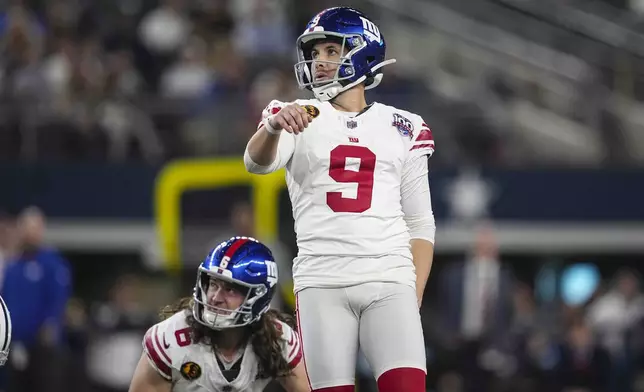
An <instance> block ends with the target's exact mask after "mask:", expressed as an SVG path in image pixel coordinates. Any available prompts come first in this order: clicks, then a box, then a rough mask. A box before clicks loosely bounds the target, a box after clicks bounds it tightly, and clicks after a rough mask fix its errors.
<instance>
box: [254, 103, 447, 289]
mask: <svg viewBox="0 0 644 392" xmlns="http://www.w3.org/2000/svg"><path fill="white" fill-rule="evenodd" d="M296 103H298V104H299V105H302V106H303V107H305V108H306V109H307V111H308V112H309V114H311V115H312V117H314V118H313V121H312V122H311V124H309V126H308V128H306V129H305V130H304V132H303V133H301V134H299V135H293V134H289V133H287V132H282V134H281V136H280V142H279V148H278V157H277V159H278V160H279V162H278V163H277V164H274V165H271V168H270V169H269V170H264V171H262V170H261V169H260V170H257V171H255V172H257V173H265V172H267V171H273V170H277V169H279V168H280V167H286V181H287V186H288V191H289V196H290V199H291V203H292V207H293V217H294V220H295V232H296V234H297V246H298V256H297V258H296V259H295V261H294V266H293V278H294V283H295V290H296V291H298V290H301V289H303V288H305V287H337V286H348V285H353V284H358V283H362V282H367V281H394V282H403V283H407V284H410V285H415V274H414V267H413V262H412V256H411V250H410V244H409V241H410V239H411V237H410V234H409V231H408V227H407V225H406V222H405V220H404V217H405V213H406V211H404V207H405V206H404V204H405V203H404V199H405V197H406V194H405V192H408V193H409V192H413V191H414V190H413V189H407V188H414V187H415V185H414V184H412V182H413V181H414V180H416V179H418V178H422V179H423V180H424V181H425V182H426V181H427V159H426V156H431V154H432V153H433V151H434V140H433V137H432V133H431V130H430V129H429V127H428V126H427V125H426V124H425V122H424V121H423V119H422V118H421V117H420V116H418V115H416V114H413V113H410V112H407V111H404V110H400V109H396V108H394V107H391V106H386V105H383V104H380V103H374V104H372V105H371V106H370V107H369V108H367V109H366V110H364V111H362V112H361V113H359V114H357V115H356V113H346V112H341V111H338V110H336V109H335V108H334V107H333V106H332V105H331V104H330V103H328V102H321V101H319V100H315V99H312V100H297V101H296ZM286 105H287V103H282V102H279V101H272V102H271V103H270V104H269V105H268V106H267V107H266V109H264V112H263V119H262V122H261V123H260V127H261V125H262V124H263V121H265V119H266V118H267V117H268V116H270V115H272V114H276V113H278V112H279V110H281V108H282V107H284V106H286ZM423 176H424V178H423ZM406 182H407V183H406ZM425 187H426V188H427V187H428V186H427V185H426V186H425ZM427 192H428V190H427ZM426 198H427V206H424V207H423V208H426V209H427V208H428V209H429V210H430V211H431V201H430V200H429V197H426Z"/></svg>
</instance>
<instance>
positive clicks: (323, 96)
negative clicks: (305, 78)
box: [311, 59, 396, 101]
mask: <svg viewBox="0 0 644 392" xmlns="http://www.w3.org/2000/svg"><path fill="white" fill-rule="evenodd" d="M395 62H396V59H390V60H385V61H383V62H382V63H380V64H378V65H376V66H375V67H373V68H372V69H371V72H374V71H376V70H378V69H380V68H382V67H384V66H385V65H389V64H393V63H395ZM382 77H383V74H382V73H380V74H378V75H376V76H374V77H373V82H372V83H371V84H370V85H369V86H366V87H365V90H370V89H372V88H374V87H377V86H378V85H379V84H380V82H382ZM366 79H367V76H366V75H364V76H362V77H360V78H358V80H356V81H355V82H352V83H349V84H347V85H346V86H343V85H342V84H341V83H340V82H337V81H336V82H333V83H329V84H325V85H324V86H320V87H312V88H311V89H312V90H313V94H314V95H315V97H316V98H317V99H319V100H320V101H329V100H331V99H333V98H335V97H337V96H338V95H340V94H341V93H343V92H345V91H347V90H349V89H351V88H353V87H355V86H357V85H358V84H360V83H362V82H364V81H365V80H366Z"/></svg>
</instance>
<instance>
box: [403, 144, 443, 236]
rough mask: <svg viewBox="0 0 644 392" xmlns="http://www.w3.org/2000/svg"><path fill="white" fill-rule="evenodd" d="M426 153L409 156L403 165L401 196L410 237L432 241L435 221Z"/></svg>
mask: <svg viewBox="0 0 644 392" xmlns="http://www.w3.org/2000/svg"><path fill="white" fill-rule="evenodd" d="M427 159H428V157H427V156H426V155H416V156H412V157H410V158H409V159H408V160H407V161H406V162H405V166H404V167H403V175H402V183H401V190H400V192H401V198H402V210H403V213H404V214H405V215H404V219H405V222H406V223H407V227H408V229H409V234H410V235H411V238H412V239H421V240H427V241H429V242H431V243H434V237H435V234H436V222H435V221H434V212H433V211H432V198H431V194H430V191H429V177H428V174H429V169H428V164H427Z"/></svg>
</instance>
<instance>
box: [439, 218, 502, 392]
mask: <svg viewBox="0 0 644 392" xmlns="http://www.w3.org/2000/svg"><path fill="white" fill-rule="evenodd" d="M438 284H439V294H438V295H439V298H440V301H441V309H440V310H439V312H440V314H439V317H440V318H441V319H442V325H443V328H444V338H443V339H442V341H443V342H444V343H445V344H449V343H452V344H454V347H455V348H456V350H457V351H458V352H459V354H460V357H461V358H463V361H462V362H461V366H462V367H463V369H462V370H463V371H464V373H465V374H468V378H467V379H466V380H465V390H466V391H481V390H484V389H481V388H485V387H483V386H482V385H484V384H487V383H488V382H490V380H491V378H490V376H491V373H490V372H497V371H499V370H502V369H497V368H485V366H486V365H489V364H491V363H492V362H491V361H487V360H483V362H479V361H480V359H481V358H484V355H485V354H486V353H488V354H490V353H494V355H496V354H497V353H499V350H501V349H503V347H501V343H503V342H505V341H506V339H507V336H508V334H509V332H510V327H511V322H512V307H513V306H512V286H513V277H512V275H511V273H510V272H509V271H508V270H507V269H506V268H504V267H502V266H501V262H500V259H499V254H498V246H497V243H496V239H495V237H494V234H493V231H492V229H491V228H490V227H482V228H481V229H480V230H479V232H478V233H477V238H476V244H475V247H474V249H473V253H472V254H471V255H470V256H469V257H468V259H467V260H466V261H465V262H463V263H454V264H452V265H450V266H448V267H447V268H446V270H445V271H443V273H442V274H441V275H439V282H438ZM501 356H502V355H501ZM501 356H499V357H501ZM504 358H505V357H504ZM495 363H497V362H496V361H495ZM498 363H501V362H498Z"/></svg>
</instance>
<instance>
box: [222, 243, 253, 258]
mask: <svg viewBox="0 0 644 392" xmlns="http://www.w3.org/2000/svg"><path fill="white" fill-rule="evenodd" d="M247 242H248V239H246V238H240V239H238V240H235V242H233V243H232V244H231V245H230V247H229V248H228V249H227V250H226V253H224V257H227V258H228V260H231V259H232V258H233V256H234V255H235V253H237V251H238V250H239V248H241V247H242V246H244V244H245V243H247Z"/></svg>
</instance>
